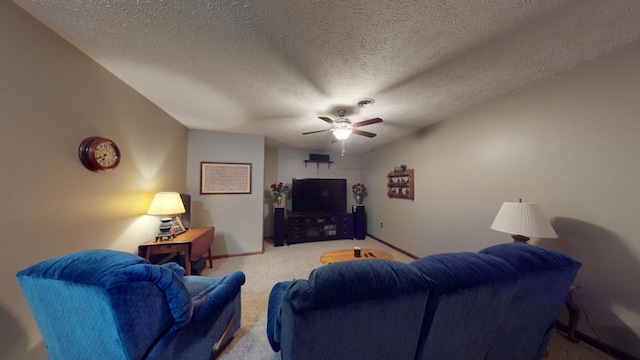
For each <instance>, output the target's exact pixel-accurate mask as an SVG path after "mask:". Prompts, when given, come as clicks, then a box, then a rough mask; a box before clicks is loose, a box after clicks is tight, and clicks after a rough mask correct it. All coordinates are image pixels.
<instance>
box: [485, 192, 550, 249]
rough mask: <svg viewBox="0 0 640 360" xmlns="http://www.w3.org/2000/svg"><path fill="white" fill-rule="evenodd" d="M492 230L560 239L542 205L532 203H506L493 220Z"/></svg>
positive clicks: (524, 235) (523, 235)
mask: <svg viewBox="0 0 640 360" xmlns="http://www.w3.org/2000/svg"><path fill="white" fill-rule="evenodd" d="M491 229H493V230H496V231H501V232H504V233H508V234H512V235H519V236H522V237H536V238H548V239H555V238H557V237H558V235H557V234H556V232H555V230H553V227H552V226H551V223H549V220H547V217H546V216H545V215H544V213H543V212H542V209H540V205H538V204H530V203H520V202H505V203H504V204H502V207H501V208H500V210H499V211H498V214H497V215H496V218H495V219H494V220H493V224H491ZM514 239H516V237H514ZM516 240H517V239H516ZM526 240H528V239H526ZM526 240H525V242H526Z"/></svg>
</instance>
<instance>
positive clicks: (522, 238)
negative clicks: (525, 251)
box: [511, 235, 529, 244]
mask: <svg viewBox="0 0 640 360" xmlns="http://www.w3.org/2000/svg"><path fill="white" fill-rule="evenodd" d="M511 238H512V239H513V242H514V243H520V244H528V242H527V241H529V238H528V237H526V236H522V235H511Z"/></svg>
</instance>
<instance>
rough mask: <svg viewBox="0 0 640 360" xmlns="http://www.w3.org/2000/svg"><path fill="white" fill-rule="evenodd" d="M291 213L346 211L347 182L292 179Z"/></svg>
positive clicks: (339, 180) (344, 180)
mask: <svg viewBox="0 0 640 360" xmlns="http://www.w3.org/2000/svg"><path fill="white" fill-rule="evenodd" d="M291 211H292V212H293V213H321V212H327V213H329V212H336V213H337V212H345V211H347V180H346V179H311V178H309V179H293V181H292V183H291Z"/></svg>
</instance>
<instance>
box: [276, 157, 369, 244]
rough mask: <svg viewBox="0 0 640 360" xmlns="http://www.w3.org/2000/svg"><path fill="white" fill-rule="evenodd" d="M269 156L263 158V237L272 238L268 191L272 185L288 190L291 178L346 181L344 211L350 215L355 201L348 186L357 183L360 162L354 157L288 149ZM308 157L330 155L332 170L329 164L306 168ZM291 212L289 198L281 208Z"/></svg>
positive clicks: (309, 165)
mask: <svg viewBox="0 0 640 360" xmlns="http://www.w3.org/2000/svg"><path fill="white" fill-rule="evenodd" d="M267 153H268V154H269V156H268V157H267V158H266V163H265V167H266V168H267V169H269V170H268V173H269V175H270V177H265V179H264V180H265V182H264V188H265V208H264V219H265V221H264V229H265V231H264V233H265V236H266V237H273V207H274V205H275V197H274V196H273V194H272V193H271V191H270V190H269V189H270V187H271V184H274V183H278V182H281V181H282V182H283V183H285V184H288V185H289V188H291V181H292V179H293V178H331V179H347V191H348V192H349V193H348V195H347V210H348V211H350V209H351V205H352V204H353V203H355V198H354V197H353V194H351V190H350V189H351V185H353V184H355V183H357V182H360V161H361V160H360V159H361V156H360V155H357V154H349V153H346V154H345V155H344V156H341V155H340V153H327V152H323V151H309V150H298V149H291V148H280V149H267ZM309 153H313V154H325V155H329V157H330V160H331V161H333V163H332V164H331V166H328V164H323V163H321V164H319V165H318V164H316V163H308V164H307V165H305V162H304V160H308V159H309ZM285 205H286V207H287V209H289V210H291V198H290V197H289V198H288V197H286V196H285V197H284V200H283V206H285Z"/></svg>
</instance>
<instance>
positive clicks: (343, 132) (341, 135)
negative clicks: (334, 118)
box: [333, 128, 351, 140]
mask: <svg viewBox="0 0 640 360" xmlns="http://www.w3.org/2000/svg"><path fill="white" fill-rule="evenodd" d="M349 135H351V129H348V128H344V129H335V130H334V131H333V136H335V137H336V139H338V140H346V139H347V138H348V137H349Z"/></svg>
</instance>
